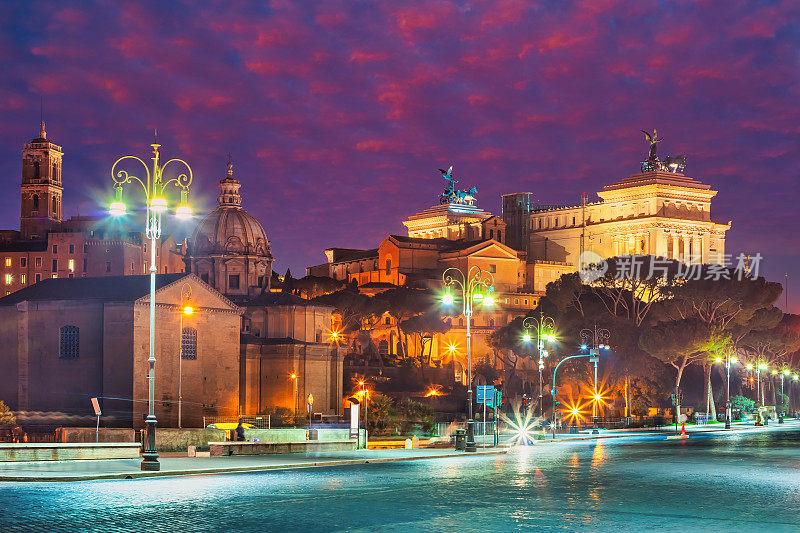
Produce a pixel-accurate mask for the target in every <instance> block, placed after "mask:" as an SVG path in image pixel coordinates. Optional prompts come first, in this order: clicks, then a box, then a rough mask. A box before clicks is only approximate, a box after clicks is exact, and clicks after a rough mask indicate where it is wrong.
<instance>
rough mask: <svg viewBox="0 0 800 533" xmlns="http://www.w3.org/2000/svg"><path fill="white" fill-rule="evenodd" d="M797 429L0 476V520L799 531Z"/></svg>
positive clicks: (159, 527) (245, 526)
mask: <svg viewBox="0 0 800 533" xmlns="http://www.w3.org/2000/svg"><path fill="white" fill-rule="evenodd" d="M799 500H800V431H798V430H797V429H795V428H792V427H788V428H781V429H771V430H769V431H750V432H745V431H743V432H736V433H732V434H722V433H712V434H708V435H693V436H692V437H691V438H690V439H686V440H665V438H664V437H663V436H648V437H623V438H615V439H601V440H596V441H595V440H581V441H571V442H556V443H550V444H547V445H541V444H540V445H536V446H530V447H519V448H514V449H513V450H512V451H511V452H510V453H509V454H507V455H494V456H480V457H452V458H443V459H433V460H426V461H408V462H392V463H381V464H370V465H353V466H339V467H335V468H313V469H298V470H280V471H271V472H259V473H242V474H225V475H201V476H192V477H160V478H147V479H134V480H110V481H84V482H58V483H38V482H34V483H12V482H3V483H0V510H1V511H0V531H3V532H6V531H28V530H48V531H78V530H94V531H132V530H137V531H142V530H149V531H165V530H167V529H169V530H173V531H176V532H177V531H180V532H183V531H192V532H193V531H224V530H237V531H272V530H281V531H282V532H290V531H343V530H349V531H404V532H405V531H443V532H444V531H483V532H485V531H514V530H528V529H533V528H536V529H537V530H541V531H549V530H553V531H555V530H559V531H678V530H681V531H748V532H751V531H800V514H799V513H798V509H800V501H799Z"/></svg>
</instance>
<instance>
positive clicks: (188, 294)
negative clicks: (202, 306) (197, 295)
mask: <svg viewBox="0 0 800 533" xmlns="http://www.w3.org/2000/svg"><path fill="white" fill-rule="evenodd" d="M191 298H192V287H191V285H189V284H188V283H184V284H183V287H182V288H181V299H182V300H183V301H184V303H183V305H181V306H180V308H179V310H180V315H179V316H180V320H179V321H178V322H179V325H178V343H179V344H178V428H182V427H183V422H182V420H183V418H182V414H183V317H190V316H192V315H193V314H194V307H192V306H191V304H190V303H189V301H190V300H191Z"/></svg>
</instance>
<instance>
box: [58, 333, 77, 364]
mask: <svg viewBox="0 0 800 533" xmlns="http://www.w3.org/2000/svg"><path fill="white" fill-rule="evenodd" d="M60 345H61V346H60V350H59V357H61V358H62V359H75V358H76V357H78V356H79V355H80V334H79V329H78V326H61V343H60Z"/></svg>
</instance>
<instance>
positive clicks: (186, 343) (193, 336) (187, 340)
mask: <svg viewBox="0 0 800 533" xmlns="http://www.w3.org/2000/svg"><path fill="white" fill-rule="evenodd" d="M181 359H197V330H196V329H194V328H183V331H182V332H181Z"/></svg>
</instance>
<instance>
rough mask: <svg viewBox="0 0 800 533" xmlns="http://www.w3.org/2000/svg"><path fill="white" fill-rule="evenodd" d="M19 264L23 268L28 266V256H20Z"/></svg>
mask: <svg viewBox="0 0 800 533" xmlns="http://www.w3.org/2000/svg"><path fill="white" fill-rule="evenodd" d="M19 266H21V267H22V268H28V258H27V257H20V258H19Z"/></svg>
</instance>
